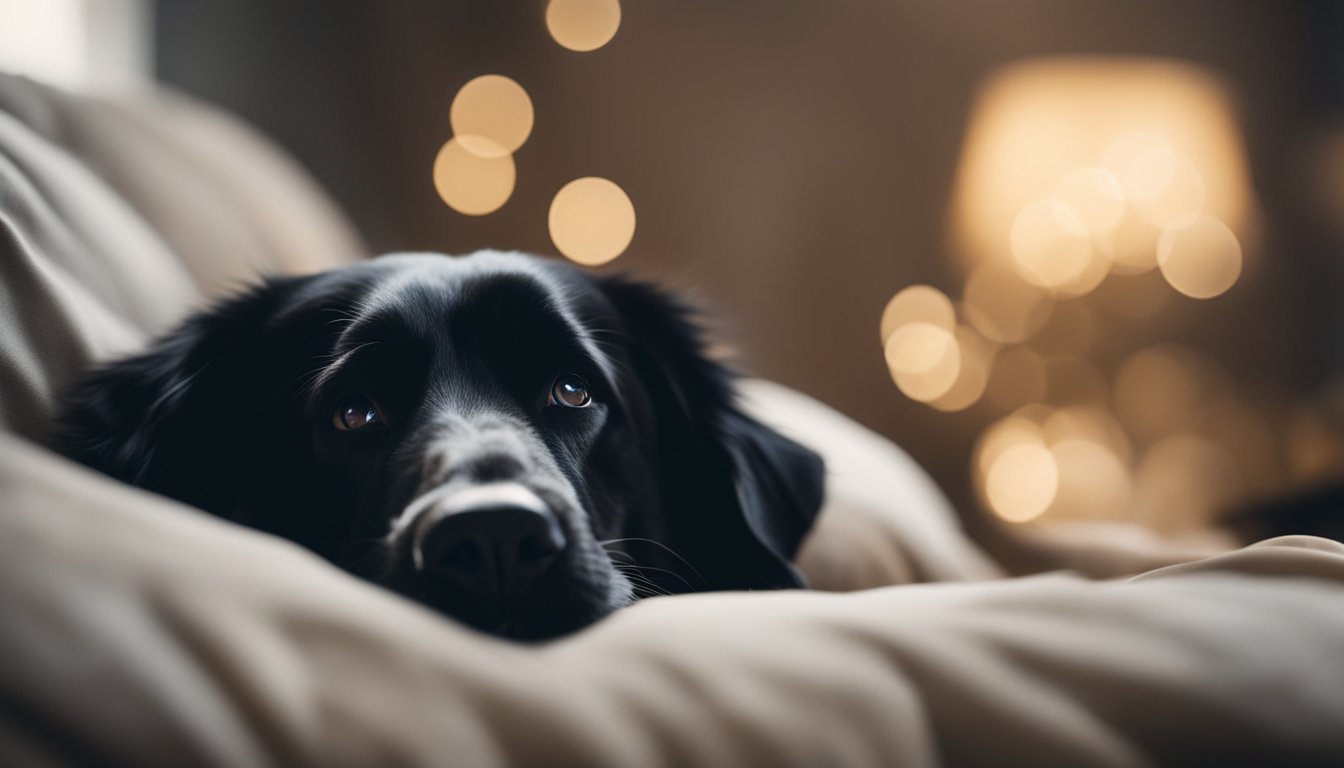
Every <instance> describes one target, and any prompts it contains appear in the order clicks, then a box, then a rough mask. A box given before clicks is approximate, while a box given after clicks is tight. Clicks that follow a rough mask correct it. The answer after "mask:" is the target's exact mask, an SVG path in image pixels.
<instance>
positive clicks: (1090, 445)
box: [1046, 438, 1133, 520]
mask: <svg viewBox="0 0 1344 768" xmlns="http://www.w3.org/2000/svg"><path fill="white" fill-rule="evenodd" d="M1050 455H1051V457H1052V458H1053V459H1054V463H1055V471H1056V473H1057V475H1058V480H1057V483H1056V485H1057V487H1056V490H1055V497H1054V499H1053V500H1052V501H1051V503H1050V506H1049V507H1048V508H1047V509H1046V512H1047V513H1049V514H1050V516H1051V517H1052V518H1069V519H1074V520H1078V519H1094V520H1125V519H1127V518H1128V517H1129V511H1130V509H1129V508H1130V503H1131V498H1132V494H1133V488H1132V481H1131V479H1130V475H1129V467H1128V466H1127V465H1126V464H1125V462H1124V461H1123V460H1122V459H1121V457H1120V456H1118V455H1116V453H1115V452H1114V451H1112V450H1111V449H1110V448H1109V447H1107V446H1106V445H1103V444H1101V443H1098V442H1095V441H1092V440H1087V439H1079V438H1068V439H1065V440H1060V441H1057V442H1052V443H1051V445H1050Z"/></svg>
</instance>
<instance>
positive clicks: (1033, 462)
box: [985, 443, 1059, 523]
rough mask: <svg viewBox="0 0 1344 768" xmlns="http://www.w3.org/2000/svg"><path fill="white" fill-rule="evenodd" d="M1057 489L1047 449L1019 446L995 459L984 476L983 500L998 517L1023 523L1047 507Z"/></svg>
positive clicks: (1052, 460) (1056, 472) (1055, 470)
mask: <svg viewBox="0 0 1344 768" xmlns="http://www.w3.org/2000/svg"><path fill="white" fill-rule="evenodd" d="M1058 488H1059V468H1058V466H1057V465H1056V464H1055V457H1054V454H1052V453H1051V452H1050V449H1048V448H1046V447H1045V446H1044V445H1040V444H1038V443H1020V444H1018V445H1014V446H1011V447H1009V448H1007V449H1005V450H1004V451H1003V452H1002V453H1000V454H999V455H998V456H996V457H995V458H994V461H993V462H992V463H991V464H990V467H989V471H988V472H987V473H986V474H985V500H986V501H988V502H989V507H990V509H992V510H993V511H994V513H995V514H997V515H998V516H999V517H1001V518H1003V519H1004V520H1007V521H1008V522H1011V523H1024V522H1027V521H1028V520H1032V519H1034V518H1036V517H1039V516H1040V515H1041V514H1042V513H1044V512H1045V510H1047V509H1049V508H1050V504H1051V502H1053V501H1054V499H1055V493H1056V491H1057V490H1058Z"/></svg>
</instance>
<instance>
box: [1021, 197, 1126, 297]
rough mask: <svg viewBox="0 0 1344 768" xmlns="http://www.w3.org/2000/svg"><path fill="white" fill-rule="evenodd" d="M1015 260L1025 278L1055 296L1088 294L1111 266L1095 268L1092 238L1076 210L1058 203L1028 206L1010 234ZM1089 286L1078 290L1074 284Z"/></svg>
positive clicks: (1039, 203)
mask: <svg viewBox="0 0 1344 768" xmlns="http://www.w3.org/2000/svg"><path fill="white" fill-rule="evenodd" d="M1009 245H1010V247H1011V248H1012V254H1013V260H1014V263H1015V264H1016V265H1017V271H1018V273H1019V274H1020V275H1021V276H1022V279H1024V280H1026V281H1027V282H1029V283H1031V284H1032V285H1037V286H1040V287H1042V288H1047V289H1049V290H1051V291H1054V292H1056V293H1064V294H1074V293H1086V292H1087V291H1090V290H1091V289H1092V288H1095V287H1096V286H1097V285H1098V284H1099V283H1100V282H1101V279H1102V278H1104V277H1105V276H1106V272H1107V270H1108V265H1105V264H1100V265H1099V267H1100V268H1099V269H1098V268H1097V267H1094V266H1093V262H1094V261H1097V255H1096V253H1095V252H1094V250H1093V248H1092V238H1091V236H1090V235H1089V234H1088V231H1087V228H1086V227H1085V226H1084V225H1083V222H1082V220H1081V219H1080V218H1079V217H1078V214H1077V213H1075V212H1074V210H1073V209H1072V208H1070V207H1068V206H1066V205H1064V204H1063V203H1061V202H1059V201H1057V200H1039V201H1036V202H1034V203H1031V204H1029V205H1027V206H1026V207H1025V208H1023V209H1022V210H1021V211H1020V212H1019V213H1018V215H1017V217H1016V218H1015V219H1013V227H1012V230H1011V232H1010V233H1009ZM1079 284H1082V285H1084V286H1086V288H1085V289H1083V290H1077V289H1076V288H1074V286H1075V285H1079Z"/></svg>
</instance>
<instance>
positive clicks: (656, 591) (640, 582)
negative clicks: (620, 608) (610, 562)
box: [616, 565, 672, 597]
mask: <svg viewBox="0 0 1344 768" xmlns="http://www.w3.org/2000/svg"><path fill="white" fill-rule="evenodd" d="M633 567H634V566H628V565H627V566H619V565H618V566H616V570H617V571H619V572H620V573H621V574H622V575H624V576H625V578H626V579H628V580H629V581H630V584H631V585H632V586H634V587H635V589H636V591H638V590H641V589H642V590H645V591H647V592H649V593H650V594H652V595H658V596H663V597H668V596H671V595H672V593H671V592H670V591H668V590H667V589H665V588H663V587H660V586H659V585H658V584H657V583H655V582H654V581H653V580H652V579H650V578H648V577H647V576H644V575H642V574H640V573H638V572H636V571H632V570H627V569H629V568H633Z"/></svg>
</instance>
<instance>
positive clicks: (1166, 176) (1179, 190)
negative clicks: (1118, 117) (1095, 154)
mask: <svg viewBox="0 0 1344 768" xmlns="http://www.w3.org/2000/svg"><path fill="white" fill-rule="evenodd" d="M1101 162H1102V165H1104V166H1105V167H1106V168H1108V169H1109V170H1110V171H1111V172H1112V173H1114V174H1115V175H1116V177H1117V178H1118V179H1119V180H1120V184H1121V187H1122V188H1123V189H1124V195H1125V198H1126V199H1127V200H1128V201H1129V203H1130V205H1131V206H1132V207H1133V209H1134V211H1135V212H1136V213H1138V214H1139V215H1140V216H1141V217H1143V219H1145V220H1146V221H1147V222H1148V223H1149V224H1151V225H1153V226H1155V227H1164V226H1166V225H1167V224H1168V223H1169V222H1171V221H1172V220H1174V219H1178V218H1180V217H1182V216H1189V215H1190V214H1194V213H1199V212H1200V211H1202V210H1204V199H1205V194H1204V179H1203V177H1202V176H1201V175H1200V173H1199V169H1197V168H1196V167H1195V166H1194V164H1193V163H1191V162H1190V160H1189V159H1187V157H1186V156H1185V155H1184V154H1183V153H1182V152H1180V151H1179V150H1177V149H1176V148H1175V147H1173V146H1172V145H1171V144H1170V143H1169V142H1167V141H1166V140H1165V139H1163V138H1162V137H1161V136H1159V135H1157V134H1153V133H1132V134H1128V135H1125V136H1121V137H1120V138H1119V139H1117V140H1116V141H1115V142H1114V143H1112V144H1111V146H1109V147H1107V148H1106V151H1105V152H1103V153H1102V161H1101Z"/></svg>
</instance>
